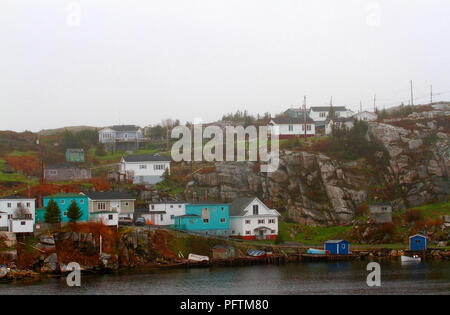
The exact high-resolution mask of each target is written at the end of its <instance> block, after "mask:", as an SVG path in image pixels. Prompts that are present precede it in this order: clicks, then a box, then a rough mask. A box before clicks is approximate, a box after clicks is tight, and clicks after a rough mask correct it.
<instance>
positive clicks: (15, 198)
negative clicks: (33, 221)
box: [0, 195, 36, 200]
mask: <svg viewBox="0 0 450 315" xmlns="http://www.w3.org/2000/svg"><path fill="white" fill-rule="evenodd" d="M0 200H36V199H35V198H28V197H23V196H16V195H12V196H4V197H0Z"/></svg>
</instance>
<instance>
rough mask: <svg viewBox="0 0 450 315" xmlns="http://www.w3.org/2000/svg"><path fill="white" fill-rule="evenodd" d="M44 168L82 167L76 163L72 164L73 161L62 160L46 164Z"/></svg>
mask: <svg viewBox="0 0 450 315" xmlns="http://www.w3.org/2000/svg"><path fill="white" fill-rule="evenodd" d="M45 168H46V169H49V168H80V169H81V168H82V167H78V166H77V165H75V164H73V163H69V162H62V163H55V164H51V165H46V166H45Z"/></svg>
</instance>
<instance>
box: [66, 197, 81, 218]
mask: <svg viewBox="0 0 450 315" xmlns="http://www.w3.org/2000/svg"><path fill="white" fill-rule="evenodd" d="M82 215H83V213H82V212H81V209H80V207H79V206H78V204H77V203H76V202H75V201H74V200H72V202H71V203H70V206H69V208H68V209H67V217H68V218H69V220H70V222H72V223H76V222H77V221H78V220H80V218H81V216H82Z"/></svg>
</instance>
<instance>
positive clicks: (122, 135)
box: [98, 125, 142, 143]
mask: <svg viewBox="0 0 450 315" xmlns="http://www.w3.org/2000/svg"><path fill="white" fill-rule="evenodd" d="M141 138H142V129H141V128H140V127H138V126H134V125H118V126H111V127H106V128H103V129H100V130H99V132H98V141H99V142H100V143H111V142H119V141H125V142H128V141H139V140H140V139H141Z"/></svg>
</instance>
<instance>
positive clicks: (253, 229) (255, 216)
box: [229, 197, 280, 240]
mask: <svg viewBox="0 0 450 315" xmlns="http://www.w3.org/2000/svg"><path fill="white" fill-rule="evenodd" d="M279 216H280V214H279V213H278V211H276V210H273V209H270V208H269V207H267V206H266V205H265V204H264V203H263V202H262V201H261V200H259V199H258V198H256V197H249V198H236V199H234V200H233V202H232V203H231V204H230V230H229V234H230V236H231V237H240V238H242V239H245V240H255V239H272V240H274V239H275V238H276V237H277V235H278V218H279Z"/></svg>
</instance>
